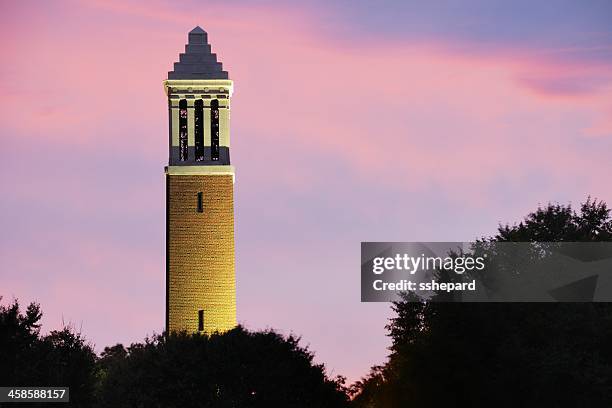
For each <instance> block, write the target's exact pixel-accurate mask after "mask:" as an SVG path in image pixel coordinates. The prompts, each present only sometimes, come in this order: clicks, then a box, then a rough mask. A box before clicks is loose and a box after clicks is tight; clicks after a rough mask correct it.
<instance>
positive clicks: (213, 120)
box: [210, 99, 219, 161]
mask: <svg viewBox="0 0 612 408" xmlns="http://www.w3.org/2000/svg"><path fill="white" fill-rule="evenodd" d="M210 155H211V160H214V161H217V160H219V101H218V100H217V99H213V100H212V101H210Z"/></svg>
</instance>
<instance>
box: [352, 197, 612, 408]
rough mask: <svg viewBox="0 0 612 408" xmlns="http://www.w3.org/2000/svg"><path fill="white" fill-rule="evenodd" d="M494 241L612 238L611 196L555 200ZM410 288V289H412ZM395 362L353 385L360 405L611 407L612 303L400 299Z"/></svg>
mask: <svg viewBox="0 0 612 408" xmlns="http://www.w3.org/2000/svg"><path fill="white" fill-rule="evenodd" d="M485 240H489V241H500V242H505V241H512V242H534V241H551V242H552V241H612V218H611V217H610V210H609V209H608V207H607V205H606V204H605V203H603V202H598V201H596V200H591V199H588V200H587V201H586V202H585V203H583V204H582V205H581V206H580V209H579V211H575V210H574V209H573V208H572V207H571V205H559V204H549V205H548V206H546V207H540V208H538V209H537V210H536V211H535V212H533V213H530V214H529V215H527V217H525V219H524V220H523V221H522V222H520V223H519V224H514V225H509V224H507V225H500V226H499V228H498V232H497V234H496V235H495V236H493V237H489V238H485ZM405 296H410V295H405ZM393 311H394V316H393V318H392V319H391V320H390V322H389V324H388V325H387V330H388V334H389V336H390V337H391V339H392V345H391V347H390V355H389V358H388V361H387V363H386V364H385V365H384V366H381V367H375V368H374V369H373V370H372V371H371V373H370V374H369V375H368V376H367V377H365V378H364V379H363V380H361V381H360V382H358V383H357V384H356V385H354V386H353V388H352V393H353V395H354V400H353V402H354V405H355V406H357V407H406V406H420V407H437V406H472V407H479V406H483V407H484V406H487V407H488V406H495V407H517V406H557V407H565V406H567V407H575V406H589V407H600V406H601V407H603V406H609V403H610V401H612V349H611V348H610V346H609V345H610V344H612V305H611V304H609V303H436V302H410V301H409V299H408V298H407V297H405V298H404V300H402V301H400V302H396V303H394V305H393Z"/></svg>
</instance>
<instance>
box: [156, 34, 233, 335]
mask: <svg viewBox="0 0 612 408" xmlns="http://www.w3.org/2000/svg"><path fill="white" fill-rule="evenodd" d="M207 37H208V36H207V34H206V32H205V31H204V30H202V29H201V28H200V27H196V28H194V29H193V30H192V31H191V32H190V33H189V40H188V44H187V45H186V46H185V52H184V53H181V54H180V55H179V61H178V62H176V63H175V64H174V70H173V71H171V72H168V79H167V80H166V81H165V82H164V88H165V91H166V95H167V96H168V112H169V127H170V132H169V146H170V149H169V160H168V166H167V167H166V330H167V331H169V332H171V331H181V330H186V331H188V332H198V331H200V332H207V333H212V332H215V331H220V332H222V331H226V330H229V329H231V328H233V327H234V326H235V325H236V279H235V262H234V180H235V178H234V168H233V166H231V165H230V97H231V96H232V91H233V83H232V81H231V80H229V76H228V73H227V72H226V71H223V67H222V65H221V63H220V62H218V61H217V56H216V55H215V54H213V53H212V52H211V47H210V45H209V44H208V38H207Z"/></svg>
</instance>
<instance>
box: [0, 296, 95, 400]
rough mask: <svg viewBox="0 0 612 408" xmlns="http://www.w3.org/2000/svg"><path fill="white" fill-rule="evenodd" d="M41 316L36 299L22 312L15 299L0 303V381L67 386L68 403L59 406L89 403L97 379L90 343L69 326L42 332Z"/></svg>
mask: <svg viewBox="0 0 612 408" xmlns="http://www.w3.org/2000/svg"><path fill="white" fill-rule="evenodd" d="M0 299H1V298H0ZM41 317H42V312H41V310H40V306H39V305H38V304H36V303H31V304H30V305H28V307H27V308H26V311H25V313H22V312H21V311H20V307H19V302H18V301H17V300H14V301H13V303H12V304H10V305H8V306H3V305H0V384H1V385H2V386H23V387H25V386H30V387H45V386H62V387H70V401H71V402H70V404H68V405H67V404H65V403H59V404H58V406H64V407H66V406H72V407H90V406H91V405H92V404H93V396H94V388H95V381H96V367H95V362H96V356H95V354H94V352H93V350H92V348H91V346H90V345H88V344H86V342H85V340H84V338H83V337H82V336H81V335H80V334H77V333H74V332H73V331H72V330H71V329H70V328H69V327H64V328H63V329H62V330H58V331H52V332H50V333H49V334H48V335H46V336H42V335H41V334H40V319H41ZM19 405H20V406H29V407H37V406H41V407H43V406H44V407H49V406H51V405H50V404H49V403H40V404H37V403H36V404H35V403H27V404H24V403H21V404H19Z"/></svg>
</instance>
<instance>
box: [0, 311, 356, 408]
mask: <svg viewBox="0 0 612 408" xmlns="http://www.w3.org/2000/svg"><path fill="white" fill-rule="evenodd" d="M41 316H42V314H41V311H40V308H39V306H38V305H36V304H30V305H29V306H28V307H27V309H26V310H25V312H23V313H22V312H21V311H20V310H19V304H18V302H17V301H14V302H13V303H12V304H10V305H9V306H0V385H2V386H68V387H70V400H71V402H70V404H69V406H73V407H117V408H121V407H143V408H144V407H168V408H171V407H177V408H178V407H219V408H222V407H228V408H229V407H329V408H335V407H345V406H347V403H348V398H347V396H346V390H345V388H344V379H343V378H342V377H337V378H334V379H330V378H329V377H328V376H327V375H326V373H325V369H324V367H323V365H319V364H315V363H313V354H312V353H311V352H310V351H309V350H307V349H306V348H303V347H301V346H300V345H299V339H298V338H296V337H294V336H288V337H284V336H281V335H279V334H278V333H275V332H274V331H262V332H250V331H247V330H245V329H243V328H242V327H237V328H235V329H233V330H231V331H229V332H226V333H223V334H213V335H210V336H207V335H200V334H195V335H187V334H185V333H178V334H172V335H170V336H167V337H166V336H163V335H159V336H154V337H153V338H150V339H146V340H145V341H144V342H143V343H136V344H132V345H131V346H129V347H127V348H126V347H124V346H123V345H121V344H118V345H116V346H114V347H107V348H106V349H104V351H103V352H102V353H101V355H100V356H96V355H95V353H94V351H93V350H92V347H91V346H90V345H89V344H87V342H86V341H85V340H84V339H83V337H82V336H81V335H80V334H78V333H75V332H74V331H73V330H71V329H70V328H65V329H63V330H61V331H53V332H51V333H49V334H48V335H41V333H40V324H39V322H40V318H41ZM25 405H26V404H23V405H22V404H20V406H25ZM57 405H58V406H63V407H66V406H67V404H65V403H63V404H62V403H58V404H57ZM28 406H41V407H42V406H44V407H48V406H49V404H39V405H36V404H29V405H28Z"/></svg>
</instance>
